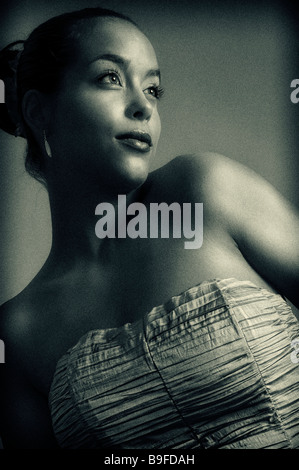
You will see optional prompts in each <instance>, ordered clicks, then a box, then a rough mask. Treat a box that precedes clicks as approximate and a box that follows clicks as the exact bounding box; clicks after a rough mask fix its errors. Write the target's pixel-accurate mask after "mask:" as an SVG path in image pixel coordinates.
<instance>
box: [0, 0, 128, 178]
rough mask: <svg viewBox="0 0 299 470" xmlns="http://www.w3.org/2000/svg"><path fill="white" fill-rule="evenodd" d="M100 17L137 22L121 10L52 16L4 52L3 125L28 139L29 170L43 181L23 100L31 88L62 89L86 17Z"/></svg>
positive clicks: (0, 71) (0, 64) (0, 61)
mask: <svg viewBox="0 0 299 470" xmlns="http://www.w3.org/2000/svg"><path fill="white" fill-rule="evenodd" d="M97 17H112V18H120V19H123V20H126V21H128V22H130V23H131V24H133V25H135V26H137V25H136V23H134V21H132V20H131V19H130V18H128V17H127V16H125V15H123V14H121V13H117V12H115V11H112V10H107V9H103V8H84V9H83V10H78V11H74V12H70V13H64V14H62V15H59V16H55V17H54V18H51V19H49V20H48V21H46V22H45V23H42V24H41V25H40V26H38V27H37V28H36V29H34V30H33V32H32V33H31V34H30V36H29V37H28V39H27V40H26V41H15V42H13V43H11V44H9V45H8V46H6V47H5V48H4V49H3V50H2V51H1V52H0V78H1V79H2V80H3V81H4V83H5V104H1V105H0V128H2V129H3V130H4V131H6V132H8V133H9V134H12V135H16V136H18V135H20V136H22V137H24V138H26V139H27V144H28V146H27V154H26V160H25V167H26V170H27V171H28V173H29V174H30V175H31V176H33V177H34V178H36V179H37V180H38V181H40V182H41V183H43V184H46V181H45V175H44V160H43V158H42V156H41V154H40V149H39V147H38V144H37V142H36V140H35V138H34V136H33V133H32V132H31V130H30V128H29V126H28V125H26V122H24V119H23V117H22V106H21V105H22V100H23V97H24V95H25V93H26V92H27V91H28V90H33V89H35V90H38V91H41V92H43V93H51V92H54V91H55V90H57V89H58V86H59V83H60V80H61V78H62V76H63V73H64V71H65V69H66V67H67V66H68V64H70V63H71V62H72V59H73V58H74V40H78V39H79V38H80V36H81V34H82V30H83V25H84V24H85V21H86V20H87V19H88V20H91V19H94V18H97ZM20 46H21V47H20ZM22 46H23V47H22ZM20 124H21V126H20Z"/></svg>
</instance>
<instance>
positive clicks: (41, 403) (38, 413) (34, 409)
mask: <svg viewBox="0 0 299 470" xmlns="http://www.w3.org/2000/svg"><path fill="white" fill-rule="evenodd" d="M13 316H14V313H13V312H12V311H11V309H9V312H7V309H6V308H5V307H2V308H1V309H0V337H1V339H2V340H3V341H4V344H5V363H4V364H0V384H1V385H0V435H1V439H2V442H3V446H4V449H48V448H56V447H57V443H56V440H55V438H54V435H53V431H52V426H51V420H50V412H49V408H48V403H47V398H46V397H45V396H43V395H42V394H41V393H40V392H39V391H38V390H37V389H36V388H35V387H34V385H33V384H32V383H31V381H30V379H29V376H28V374H27V372H26V368H27V367H28V369H30V367H34V364H31V365H30V364H27V366H26V367H24V362H25V361H26V360H27V359H26V357H27V354H26V351H25V349H24V346H25V344H24V343H25V342H26V341H22V339H21V336H20V334H19V331H18V329H19V328H18V326H17V325H15V327H13V325H14V324H15V322H14V321H13ZM36 354H39V352H38V351H36ZM28 357H29V356H28Z"/></svg>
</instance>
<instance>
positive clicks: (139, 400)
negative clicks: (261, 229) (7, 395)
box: [49, 279, 299, 449]
mask: <svg viewBox="0 0 299 470" xmlns="http://www.w3.org/2000/svg"><path fill="white" fill-rule="evenodd" d="M296 339H298V341H299V323H298V321H297V319H296V317H295V315H294V314H293V312H292V310H291V308H290V307H289V305H288V304H287V303H286V302H285V300H284V299H283V298H282V297H281V296H280V295H278V294H273V293H271V292H269V291H268V290H266V289H263V288H260V287H257V286H256V285H254V284H252V283H251V282H247V281H239V280H236V279H214V280H211V281H204V282H201V283H200V284H198V285H197V286H195V287H192V288H190V289H188V290H186V291H185V292H183V293H181V294H180V295H177V296H174V297H172V298H171V299H170V300H169V301H168V302H166V303H165V304H163V305H159V306H157V307H155V308H153V309H152V310H151V311H150V312H149V313H147V314H146V315H144V316H143V317H142V318H141V319H140V320H138V321H136V322H134V323H128V324H125V325H123V326H121V327H117V328H108V329H96V330H92V331H89V332H88V333H87V334H85V335H84V336H83V337H82V338H81V339H80V340H79V341H78V342H77V344H75V345H74V346H73V347H72V348H70V349H69V350H68V351H67V352H66V354H64V355H63V356H62V357H61V358H60V360H59V361H58V363H57V366H56V371H55V373H54V377H53V381H52V385H51V389H50V393H49V406H50V412H51V417H52V424H53V430H54V434H55V436H56V439H57V442H58V444H59V446H60V447H61V448H69V449H105V448H106V449H107V448H109V449H209V448H217V449H281V448H283V449H288V448H292V449H298V448H299V359H298V361H297V360H296V351H295V350H294V348H293V346H292V342H293V341H294V340H296Z"/></svg>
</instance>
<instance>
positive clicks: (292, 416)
mask: <svg viewBox="0 0 299 470" xmlns="http://www.w3.org/2000/svg"><path fill="white" fill-rule="evenodd" d="M1 64H2V69H3V70H6V71H7V73H6V74H4V75H3V80H5V81H6V90H7V97H8V99H7V101H6V104H7V107H8V109H7V110H6V111H3V110H2V115H1V125H2V128H3V129H4V130H6V131H8V132H10V133H16V134H17V135H20V136H22V137H24V138H26V139H27V142H28V155H27V160H26V167H27V169H28V170H29V171H30V173H31V174H33V175H34V176H35V177H37V178H38V179H39V180H41V181H43V183H44V184H45V185H46V186H47V189H48V192H49V200H50V206H51V214H52V230H53V244H52V249H51V252H50V255H49V257H48V259H47V261H46V263H45V265H44V266H43V268H42V269H41V271H40V272H39V273H38V274H37V276H36V277H35V278H34V279H33V280H32V282H31V283H30V284H29V285H28V286H27V287H26V288H25V289H24V290H23V291H22V292H21V293H20V294H19V295H17V296H16V297H15V298H13V299H11V300H10V301H8V302H6V303H5V304H4V305H3V306H2V309H1V314H0V327H1V330H0V332H1V333H0V337H1V339H2V340H3V341H4V343H5V352H6V360H5V364H3V367H1V369H0V373H1V391H0V393H1V397H0V409H1V418H0V426H1V429H0V434H1V436H2V439H3V443H4V447H5V448H35V449H37V448H55V447H66V448H105V447H106V448H107V447H110V448H111V447H115V448H118V449H121V448H131V449H133V448H143V449H145V448H147V449H152V448H157V449H163V448H180V449H189V448H209V447H216V448H299V409H298V391H299V380H298V379H299V368H298V364H297V363H296V360H292V357H293V356H291V353H292V351H293V350H292V344H294V343H292V341H293V342H294V341H295V340H296V338H299V327H298V322H297V320H296V318H295V317H294V315H293V313H292V311H291V309H290V307H289V306H288V305H287V303H286V302H285V300H284V299H283V297H282V296H285V297H287V298H289V299H290V300H291V301H292V302H293V303H294V304H295V305H297V306H298V305H299V299H298V274H299V250H298V240H299V224H298V218H297V215H296V213H295V210H294V208H292V207H291V205H290V204H289V203H288V202H287V201H285V200H284V199H283V198H282V197H281V196H280V195H279V194H277V192H276V191H275V190H274V189H273V188H272V187H271V186H270V185H269V184H268V183H266V182H265V181H264V180H263V179H261V178H260V177H259V176H258V175H256V174H255V173H253V172H252V171H251V170H249V169H247V168H245V167H244V166H242V165H241V164H238V163H235V162H233V161H231V160H230V159H229V158H225V157H223V156H220V155H216V154H204V155H196V156H188V155H186V156H179V157H177V158H174V159H173V160H172V161H171V162H170V163H168V164H167V165H165V166H164V167H162V168H160V169H158V170H156V171H154V172H152V173H149V163H150V161H151V159H152V158H153V156H154V154H155V152H156V149H157V144H158V140H159V135H160V118H159V113H158V102H159V99H160V97H161V95H162V90H161V84H160V73H159V66H158V63H157V59H156V55H155V52H154V50H153V47H152V45H151V43H150V42H149V40H148V38H147V37H146V36H145V35H144V34H143V33H142V32H141V31H140V30H139V29H138V27H137V26H136V25H135V24H134V23H133V22H132V21H131V20H130V19H128V18H126V17H124V16H122V15H119V14H117V13H114V12H111V11H107V10H102V9H99V8H96V9H84V10H82V11H79V12H73V13H69V14H65V15H61V16H58V17H55V18H53V19H51V20H49V21H47V22H46V23H44V24H42V25H41V26H39V27H38V28H37V29H36V30H35V31H33V33H32V34H31V35H30V37H29V38H28V39H27V41H25V43H24V47H23V48H21V49H20V50H19V49H18V44H13V45H10V46H9V47H8V48H6V49H5V50H4V51H2V54H1ZM4 64H5V67H4ZM12 70H16V81H14V76H13V75H12V72H11V71H12ZM14 83H16V87H15V88H14ZM119 195H122V196H126V207H125V208H124V207H122V208H120V207H119V205H118V201H119ZM174 202H175V203H178V204H179V207H181V208H184V207H186V205H185V206H184V204H186V203H188V204H191V205H193V208H194V207H195V204H198V203H201V204H203V206H202V207H203V221H204V222H203V223H204V225H203V243H202V245H201V246H199V247H197V248H196V249H186V246H185V242H186V241H187V239H188V237H187V236H186V233H182V236H181V237H175V236H171V233H172V229H174V228H175V227H174V222H173V220H174V218H173V219H172V218H171V217H170V218H169V222H170V227H169V233H170V235H169V237H168V238H164V237H162V236H158V237H155V238H154V237H150V236H147V237H146V236H144V237H142V236H139V237H138V236H137V237H132V236H123V235H121V233H122V234H123V225H121V224H120V225H119V226H118V225H117V222H116V231H115V236H107V237H102V238H99V237H98V236H97V235H96V233H95V225H96V222H97V221H98V220H99V219H100V217H99V215H98V216H96V215H95V209H96V207H98V205H99V204H102V203H105V204H106V203H109V204H110V206H109V207H113V208H115V216H116V218H117V220H118V218H119V217H120V219H121V220H122V223H123V224H124V225H125V226H127V225H128V224H129V223H130V222H132V221H133V219H132V216H134V214H135V213H137V212H138V211H136V212H135V213H134V210H132V207H133V209H134V208H136V207H139V208H140V207H141V206H140V204H142V205H143V206H142V207H144V208H145V209H146V210H147V211H148V212H149V211H150V209H151V207H152V205H153V204H160V203H166V204H167V205H168V207H170V205H171V204H172V203H174ZM135 203H139V205H138V206H136V205H135V206H131V211H129V213H128V215H127V216H126V209H128V210H129V206H130V205H132V204H135ZM105 207H107V206H105ZM191 212H192V211H191ZM103 213H104V212H102V214H103ZM195 214H196V212H194V211H193V212H192V216H193V219H194V220H193V223H194V224H195V226H197V225H196V224H197V222H198V220H195ZM146 222H147V224H148V226H147V228H148V231H147V234H149V233H150V228H151V227H150V223H151V219H150V217H148V218H147V220H146ZM109 223H110V222H109V220H108V219H107V224H109ZM136 226H137V224H136ZM103 230H104V226H103ZM160 235H161V234H160ZM189 241H190V240H189ZM293 352H294V351H293Z"/></svg>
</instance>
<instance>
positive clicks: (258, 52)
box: [0, 0, 299, 304]
mask: <svg viewBox="0 0 299 470" xmlns="http://www.w3.org/2000/svg"><path fill="white" fill-rule="evenodd" d="M99 5H100V6H104V7H108V8H112V9H116V10H119V11H121V12H123V13H125V14H128V15H129V16H131V17H132V19H134V20H135V21H136V22H137V23H138V24H139V25H140V26H141V28H142V29H143V30H144V31H145V32H146V33H147V34H148V36H149V37H150V39H151V41H152V43H153V45H154V47H155V48H156V51H157V55H158V58H159V62H160V66H161V69H162V80H163V85H164V87H165V88H166V94H165V97H164V98H163V100H162V102H161V105H160V113H161V118H162V125H163V130H162V135H161V141H160V149H159V151H158V152H157V156H156V159H155V161H154V162H153V169H154V168H157V167H159V166H161V165H163V164H165V163H166V162H168V161H169V160H170V159H171V158H173V157H174V156H176V155H178V154H180V153H190V152H199V151H205V150H211V151H216V152H220V153H222V154H225V155H227V156H229V157H231V158H234V159H236V160H239V161H241V162H243V163H246V164H247V165H248V166H250V167H251V168H253V169H255V170H256V171H258V172H259V173H261V174H262V175H263V176H264V177H266V178H267V179H268V180H269V181H270V182H271V183H273V184H274V185H275V186H276V188H277V189H279V190H280V191H281V192H282V193H283V194H284V195H285V196H286V197H287V198H289V199H290V200H291V201H292V202H293V203H294V204H296V205H297V206H299V198H298V194H299V192H298V184H297V179H298V146H297V141H296V138H297V125H298V114H299V103H298V105H295V104H293V103H292V102H291V101H290V93H291V89H290V83H291V81H292V80H293V79H294V78H298V75H299V73H298V69H297V66H298V62H297V59H298V46H297V43H298V36H296V34H297V33H296V27H295V26H296V22H297V20H298V18H296V16H294V12H292V11H290V7H289V6H288V3H286V2H279V1H272V2H271V1H269V2H265V1H260V2H248V3H243V2H242V3H241V2H232V1H231V2H227V1H223V2H208V1H202V2H200V1H192V0H185V1H179V0H173V1H163V0H123V1H121V0H111V1H108V0H107V1H92V0H90V1H83V0H73V1H71V0H69V1H66V0H65V1H63V0H52V1H45V0H27V1H24V0H23V1H17V0H10V2H9V4H7V5H6V6H1V7H0V47H1V48H2V47H4V46H5V45H6V44H7V43H8V42H11V41H14V40H17V39H25V38H26V37H27V35H28V34H29V33H30V32H31V30H32V29H33V28H34V27H35V26H37V25H38V24H40V23H41V22H43V21H45V20H47V19H48V18H49V17H51V16H54V15H56V14H59V13H63V12H65V11H68V10H72V9H79V8H83V7H86V6H99ZM24 152H25V143H24V142H23V140H22V139H15V138H14V137H11V136H8V135H6V134H5V133H4V132H2V131H0V197H1V207H0V209H1V210H0V240H1V246H0V304H1V303H3V302H4V301H6V300H7V299H9V298H11V297H12V296H14V295H15V294H17V293H18V292H19V291H20V290H22V289H23V288H24V287H25V286H26V284H27V283H28V282H29V281H30V280H31V279H32V277H33V276H34V275H35V273H36V272H37V271H38V270H39V268H40V267H41V265H42V264H43V262H44V260H45V259H46V257H47V254H48V251H49V249H50V244H51V224H50V215H49V207H48V198H47V193H46V192H45V191H44V189H43V188H42V187H41V186H40V185H39V184H38V183H36V182H35V181H34V180H33V179H31V178H30V177H29V176H28V175H27V174H26V173H25V171H24V166H23V156H24Z"/></svg>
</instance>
